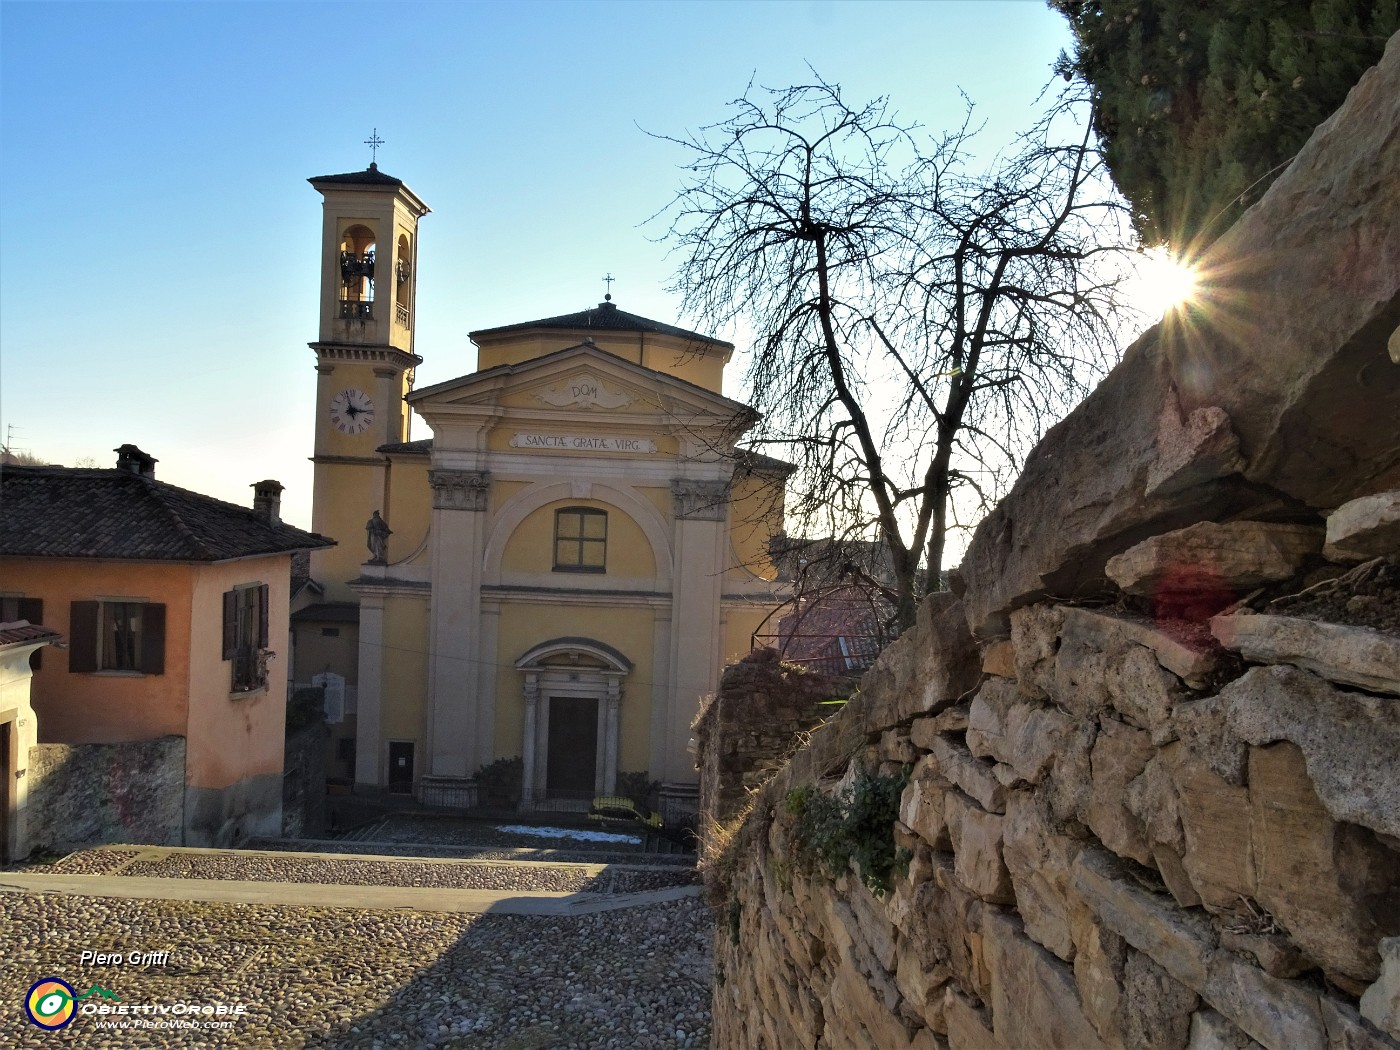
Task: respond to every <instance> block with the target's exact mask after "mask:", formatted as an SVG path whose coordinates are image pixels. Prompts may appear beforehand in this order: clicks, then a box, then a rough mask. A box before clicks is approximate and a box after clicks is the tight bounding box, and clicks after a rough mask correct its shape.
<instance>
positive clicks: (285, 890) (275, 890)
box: [0, 872, 702, 915]
mask: <svg viewBox="0 0 1400 1050" xmlns="http://www.w3.org/2000/svg"><path fill="white" fill-rule="evenodd" d="M5 890H9V891H14V892H19V893H64V894H69V895H72V896H82V897H129V898H136V899H140V900H172V901H229V902H236V903H243V904H287V905H293V906H298V907H317V908H374V909H394V908H406V909H412V910H415V911H437V912H467V913H473V914H486V913H492V914H502V915H593V914H596V913H598V912H604V911H618V910H619V909H622V908H635V907H637V906H639V905H643V904H660V903H662V902H664V901H674V900H680V899H681V898H683V897H698V896H699V895H700V893H701V892H702V887H700V886H672V887H670V888H669V889H664V890H646V891H643V892H641V893H553V892H549V891H547V890H524V891H522V890H458V889H443V888H439V887H419V886H344V885H335V884H330V883H321V882H236V881H234V880H231V879H153V878H146V877H143V876H139V875H132V876H127V875H30V874H25V873H23V872H6V873H4V874H3V875H0V891H5Z"/></svg>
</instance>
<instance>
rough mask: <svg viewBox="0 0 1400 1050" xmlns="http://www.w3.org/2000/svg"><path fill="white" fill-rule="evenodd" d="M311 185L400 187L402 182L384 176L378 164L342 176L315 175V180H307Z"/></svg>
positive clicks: (389, 176)
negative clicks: (322, 183)
mask: <svg viewBox="0 0 1400 1050" xmlns="http://www.w3.org/2000/svg"><path fill="white" fill-rule="evenodd" d="M306 181H307V182H309V183H311V185H313V186H314V185H316V184H317V183H318V182H329V183H331V184H333V185H337V186H402V185H403V180H402V179H396V178H394V176H392V175H386V174H385V173H384V172H382V171H380V170H379V165H378V164H371V165H370V166H369V167H368V168H366V169H365V170H364V171H347V172H346V173H345V174H343V175H317V176H316V177H315V178H312V179H307V180H306Z"/></svg>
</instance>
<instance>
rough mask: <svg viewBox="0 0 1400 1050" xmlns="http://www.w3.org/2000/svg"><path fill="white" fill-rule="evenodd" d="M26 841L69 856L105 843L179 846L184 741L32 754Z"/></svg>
mask: <svg viewBox="0 0 1400 1050" xmlns="http://www.w3.org/2000/svg"><path fill="white" fill-rule="evenodd" d="M27 776H29V777H30V778H31V780H32V783H31V784H30V785H29V799H28V803H27V805H26V807H25V811H24V820H25V823H26V827H27V831H26V834H27V836H28V841H30V842H32V843H33V844H34V845H35V846H36V847H38V848H41V849H52V850H59V851H67V850H72V849H78V848H81V847H83V846H95V845H101V844H102V843H105V842H139V843H147V844H150V845H156V846H178V845H180V844H181V842H182V841H183V838H182V829H183V827H184V818H185V738H184V737H180V736H166V737H161V738H160V739H159V740H146V741H140V742H137V743H125V744H38V745H36V746H34V747H31V748H30V749H29V771H28V773H27Z"/></svg>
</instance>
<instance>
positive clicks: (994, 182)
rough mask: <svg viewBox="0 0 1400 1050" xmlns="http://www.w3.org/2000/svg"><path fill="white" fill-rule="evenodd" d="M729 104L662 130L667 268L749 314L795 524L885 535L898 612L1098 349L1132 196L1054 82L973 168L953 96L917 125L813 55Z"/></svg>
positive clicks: (687, 298)
mask: <svg viewBox="0 0 1400 1050" xmlns="http://www.w3.org/2000/svg"><path fill="white" fill-rule="evenodd" d="M732 107H733V110H734V112H733V114H732V115H731V116H730V117H729V119H727V120H725V121H723V122H722V123H719V124H715V125H712V126H709V127H706V128H703V129H701V130H700V131H699V132H697V133H693V134H689V135H687V136H686V137H683V138H671V137H668V136H659V137H661V138H664V139H666V140H667V141H671V142H675V143H678V144H679V145H681V146H683V147H685V149H686V150H687V151H688V153H689V154H690V159H689V161H688V163H687V168H688V170H689V172H690V176H689V177H688V178H687V180H686V182H685V185H684V186H683V188H682V189H681V190H680V192H679V193H678V194H677V196H676V198H675V200H674V201H673V202H672V204H671V205H670V207H669V208H668V209H666V210H664V211H663V212H661V213H660V217H661V218H662V221H665V222H667V223H668V229H667V237H668V238H669V239H670V240H671V241H672V242H673V243H674V244H675V246H676V250H677V251H678V252H679V253H680V255H681V257H682V260H681V262H680V264H679V266H678V268H677V271H676V274H675V282H674V286H673V290H675V291H679V292H680V293H681V294H682V296H683V308H684V310H685V312H686V314H687V315H688V316H692V317H695V318H698V319H701V320H703V321H704V322H706V323H708V324H709V325H710V326H711V327H712V328H722V327H724V326H726V325H729V324H731V323H739V324H747V325H748V326H750V327H751V328H752V330H753V349H752V353H751V356H750V358H749V360H748V367H747V371H746V374H745V383H746V386H747V388H748V396H749V397H750V399H751V400H752V402H753V403H754V407H755V408H757V409H758V410H759V411H761V412H762V413H763V420H762V422H761V423H760V424H759V425H758V426H757V427H756V429H755V430H754V431H753V432H752V434H751V437H750V439H751V440H752V441H753V442H754V444H756V445H759V446H762V447H764V448H765V450H767V451H772V452H775V453H776V454H777V455H780V456H783V457H784V458H787V459H791V460H793V461H794V462H795V463H796V464H797V465H798V468H799V469H798V471H797V473H796V474H795V475H794V476H793V479H792V482H791V488H790V505H789V510H790V512H791V513H792V514H793V515H794V516H795V518H796V519H797V523H798V527H800V528H802V529H804V530H806V534H807V535H828V536H835V537H842V536H845V537H852V538H855V537H864V538H867V539H869V538H878V539H879V540H880V541H881V542H883V543H884V544H885V545H887V547H888V549H889V555H890V563H891V565H892V568H893V574H894V577H895V581H896V590H897V592H898V601H897V603H896V606H897V611H896V614H895V618H896V621H897V624H898V625H899V626H906V625H908V624H909V623H911V622H912V620H913V616H914V610H915V607H916V605H917V601H918V598H919V597H920V596H921V594H922V593H924V592H925V591H928V590H933V589H936V588H937V586H938V582H939V580H940V577H941V570H942V569H943V568H944V564H943V563H944V553H945V548H946V545H947V542H948V532H949V530H950V528H956V527H965V526H967V525H968V524H969V521H968V520H966V519H968V518H970V517H971V516H972V515H977V516H979V517H980V514H978V511H980V510H982V509H985V507H986V506H987V505H988V503H989V501H991V500H993V499H994V498H996V496H997V495H999V494H1000V492H1001V491H1002V489H1003V488H1004V486H1005V484H1006V482H1007V480H1008V478H1009V476H1010V473H1011V471H1012V470H1013V469H1014V466H1015V464H1016V463H1017V462H1018V461H1019V460H1020V458H1021V457H1022V455H1023V453H1024V451H1025V450H1026V449H1027V448H1028V447H1029V445H1030V444H1032V443H1034V441H1035V440H1036V439H1038V437H1039V435H1040V434H1041V432H1042V431H1043V429H1044V428H1045V427H1046V426H1047V425H1048V423H1049V422H1052V421H1054V420H1055V419H1057V418H1059V416H1060V415H1061V414H1063V412H1064V411H1065V410H1066V409H1067V408H1068V407H1069V406H1071V405H1072V404H1074V403H1076V402H1077V401H1078V400H1079V399H1080V398H1081V397H1082V396H1083V394H1084V393H1085V392H1087V390H1088V389H1089V387H1090V386H1092V384H1093V383H1094V382H1095V381H1096V380H1097V379H1098V378H1099V377H1100V376H1101V375H1102V374H1103V372H1104V371H1105V370H1106V368H1107V366H1108V364H1109V363H1110V362H1111V360H1112V358H1113V356H1114V349H1113V348H1114V345H1115V340H1114V335H1115V334H1116V331H1115V319H1116V316H1117V313H1116V310H1117V305H1118V295H1117V286H1118V282H1119V279H1120V276H1121V271H1120V268H1119V267H1115V266H1108V265H1103V263H1105V262H1106V261H1107V256H1109V255H1111V254H1112V253H1115V252H1117V251H1118V250H1120V249H1121V247H1122V246H1123V245H1124V243H1125V239H1126V237H1127V233H1126V224H1125V223H1124V222H1123V221H1121V220H1122V219H1123V218H1124V209H1123V207H1122V205H1121V203H1120V202H1119V200H1118V199H1117V198H1116V197H1115V195H1114V194H1113V191H1112V189H1111V187H1110V186H1109V184H1108V181H1107V179H1106V178H1105V177H1104V175H1103V171H1102V166H1101V163H1100V161H1099V158H1098V155H1097V153H1096V152H1095V150H1094V148H1093V140H1092V138H1091V134H1090V131H1089V128H1088V122H1087V120H1085V121H1084V122H1083V124H1082V126H1078V125H1077V124H1076V122H1075V121H1074V120H1073V117H1074V114H1075V109H1074V107H1073V106H1071V105H1070V104H1069V103H1068V102H1067V101H1066V100H1064V99H1061V100H1060V102H1058V103H1057V104H1055V105H1054V106H1053V107H1052V108H1051V110H1050V112H1049V113H1048V114H1047V115H1046V116H1045V117H1044V118H1043V119H1042V120H1041V121H1040V122H1039V123H1038V124H1037V125H1036V126H1035V127H1034V128H1033V129H1032V130H1031V131H1029V132H1028V133H1026V134H1025V135H1024V136H1022V137H1021V138H1020V139H1019V140H1018V142H1017V145H1016V149H1015V151H1014V153H1012V154H1008V155H1006V156H998V157H997V158H996V159H995V160H994V161H993V162H992V164H991V167H990V169H989V170H988V171H987V172H986V173H978V174H973V173H970V171H969V169H970V167H971V164H972V161H971V156H970V143H971V140H972V137H973V132H972V130H971V128H970V127H969V124H968V122H967V121H966V120H965V121H964V122H963V125H962V126H961V127H959V128H958V129H956V130H954V131H952V132H950V133H947V134H945V135H943V136H942V137H941V138H933V139H929V138H927V137H924V136H921V135H920V134H919V131H918V129H917V128H916V127H914V126H910V125H906V124H902V123H900V122H899V120H898V118H897V117H896V116H895V114H893V113H892V112H891V111H890V109H889V106H888V101H887V100H885V99H879V100H876V101H875V102H872V103H870V104H868V105H864V106H860V107H854V106H851V105H849V104H847V103H846V102H845V101H844V100H843V98H842V96H841V91H840V88H839V86H836V85H832V84H828V83H826V82H824V81H822V80H820V79H819V78H818V79H817V81H816V82H815V83H812V84H805V85H801V86H797V87H792V88H787V89H783V90H768V89H754V88H753V87H752V86H751V87H750V90H749V91H748V92H747V93H746V94H745V96H744V97H743V98H741V99H739V100H737V101H736V102H734V103H732ZM969 114H970V110H969ZM1066 125H1076V126H1074V127H1073V132H1074V135H1073V137H1072V138H1071V139H1070V140H1069V141H1067V142H1058V141H1056V138H1055V136H1056V135H1058V134H1060V133H1061V132H1062V130H1063V129H1064V128H1065V127H1066Z"/></svg>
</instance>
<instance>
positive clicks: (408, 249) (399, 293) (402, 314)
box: [394, 233, 413, 328]
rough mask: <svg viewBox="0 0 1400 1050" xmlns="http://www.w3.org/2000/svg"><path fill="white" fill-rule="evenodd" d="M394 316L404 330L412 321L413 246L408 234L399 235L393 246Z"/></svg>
mask: <svg viewBox="0 0 1400 1050" xmlns="http://www.w3.org/2000/svg"><path fill="white" fill-rule="evenodd" d="M394 315H395V319H396V320H397V321H398V323H399V324H400V325H402V326H403V327H404V328H408V327H409V326H410V324H411V323H412V319H413V245H412V244H411V243H409V239H408V234H406V233H401V234H399V240H398V243H397V244H396V245H394Z"/></svg>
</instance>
